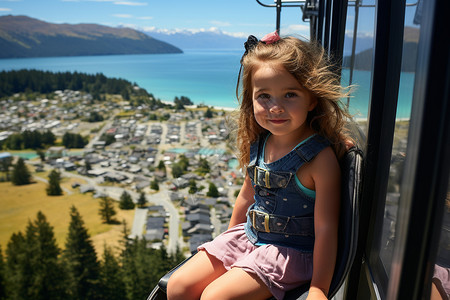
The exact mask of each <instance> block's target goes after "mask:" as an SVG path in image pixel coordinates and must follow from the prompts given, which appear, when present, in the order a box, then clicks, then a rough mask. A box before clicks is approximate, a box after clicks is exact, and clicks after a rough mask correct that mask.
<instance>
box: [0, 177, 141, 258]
mask: <svg viewBox="0 0 450 300" xmlns="http://www.w3.org/2000/svg"><path fill="white" fill-rule="evenodd" d="M70 183H71V182H70V181H66V182H64V183H63V184H62V186H64V187H66V188H68V189H71V187H70ZM46 186H47V184H45V183H43V182H41V181H36V183H32V184H29V185H24V186H14V185H13V184H11V183H10V182H1V183H0V207H1V209H0V245H1V247H2V250H3V251H5V249H6V245H7V243H8V241H9V239H10V237H11V235H12V234H13V233H14V232H19V231H21V232H25V229H26V226H27V224H28V221H29V220H32V221H34V220H35V219H36V214H37V212H38V211H42V213H43V214H44V215H45V216H46V217H47V221H48V222H49V223H50V225H52V226H53V228H54V233H55V237H56V240H57V243H58V245H59V246H60V247H61V248H64V243H65V240H66V234H67V231H68V226H69V222H70V214H69V212H70V207H71V206H72V205H75V207H76V208H77V209H78V211H79V212H80V214H81V216H82V218H83V220H84V222H85V225H86V227H87V228H88V231H89V234H90V235H91V238H92V240H93V242H94V245H95V247H96V249H97V253H101V252H102V249H103V245H104V244H107V245H109V246H112V247H114V248H116V247H117V246H118V245H119V243H118V241H119V240H120V238H121V235H122V234H121V231H122V228H123V226H122V225H121V224H119V225H107V224H103V223H102V220H101V219H100V215H99V214H98V210H99V201H98V199H94V198H93V197H92V194H80V193H79V192H78V190H77V189H74V190H73V194H72V195H63V196H47V194H46V191H45V188H46ZM116 212H117V215H116V216H115V217H116V219H117V220H119V221H122V220H124V219H125V220H126V222H127V227H128V229H131V226H132V224H133V217H134V210H130V211H123V210H120V209H119V208H118V206H116Z"/></svg>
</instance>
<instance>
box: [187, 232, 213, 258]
mask: <svg viewBox="0 0 450 300" xmlns="http://www.w3.org/2000/svg"><path fill="white" fill-rule="evenodd" d="M211 240H212V236H211V235H210V234H193V235H192V236H191V238H190V239H189V250H190V251H191V253H194V252H196V251H197V247H198V246H200V245H201V244H204V243H206V242H209V241H211Z"/></svg>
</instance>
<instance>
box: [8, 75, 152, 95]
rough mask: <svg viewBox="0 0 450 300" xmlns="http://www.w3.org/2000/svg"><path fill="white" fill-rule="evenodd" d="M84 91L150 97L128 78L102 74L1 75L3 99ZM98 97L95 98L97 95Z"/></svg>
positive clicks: (95, 93)
mask: <svg viewBox="0 0 450 300" xmlns="http://www.w3.org/2000/svg"><path fill="white" fill-rule="evenodd" d="M66 89H68V90H73V91H83V92H86V93H90V94H92V95H100V94H122V93H124V94H126V95H127V96H129V95H130V94H136V93H139V94H145V96H149V94H148V93H147V92H146V91H145V90H143V89H139V90H135V89H134V88H133V84H132V83H131V82H129V81H127V80H125V79H119V78H108V77H106V76H105V75H103V74H102V73H97V74H95V75H93V74H86V73H79V72H73V73H72V72H56V73H54V72H49V71H40V70H26V69H22V70H11V71H2V72H0V98H1V97H5V96H11V95H14V94H16V93H27V92H37V93H41V94H49V93H52V92H54V91H56V90H66ZM94 97H95V96H94Z"/></svg>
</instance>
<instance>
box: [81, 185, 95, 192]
mask: <svg viewBox="0 0 450 300" xmlns="http://www.w3.org/2000/svg"><path fill="white" fill-rule="evenodd" d="M94 191H95V188H94V187H93V186H91V185H87V184H85V185H80V193H82V194H85V193H89V192H94Z"/></svg>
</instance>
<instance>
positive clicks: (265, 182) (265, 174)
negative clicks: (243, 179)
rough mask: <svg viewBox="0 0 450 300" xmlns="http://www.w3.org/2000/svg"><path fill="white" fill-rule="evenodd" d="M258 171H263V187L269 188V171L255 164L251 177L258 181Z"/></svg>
mask: <svg viewBox="0 0 450 300" xmlns="http://www.w3.org/2000/svg"><path fill="white" fill-rule="evenodd" d="M260 171H262V172H264V178H263V181H264V187H266V188H268V189H270V172H269V171H268V170H266V169H263V168H261V167H259V166H255V170H254V174H253V178H254V179H253V180H254V181H255V182H257V183H259V178H260V176H259V174H260Z"/></svg>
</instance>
